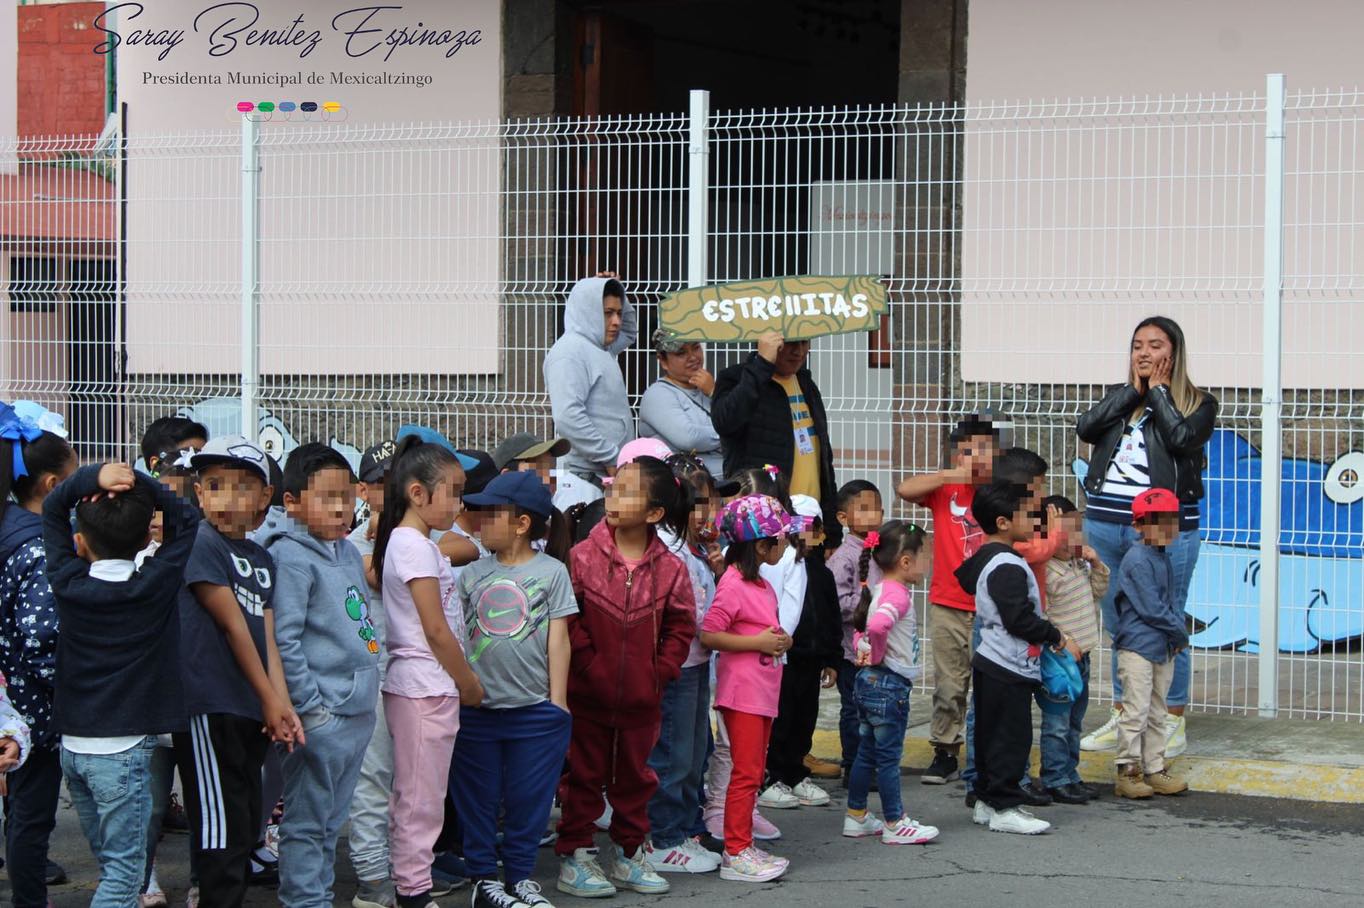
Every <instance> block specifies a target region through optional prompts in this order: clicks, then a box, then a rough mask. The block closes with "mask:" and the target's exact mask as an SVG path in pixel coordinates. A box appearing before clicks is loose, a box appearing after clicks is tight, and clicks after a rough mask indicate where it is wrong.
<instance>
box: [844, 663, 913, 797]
mask: <svg viewBox="0 0 1364 908" xmlns="http://www.w3.org/2000/svg"><path fill="white" fill-rule="evenodd" d="M913 687H914V685H913V684H911V683H910V682H909V681H908V680H907V679H905V678H902V677H901V676H900V675H897V674H896V673H895V672H893V671H890V670H889V669H885V668H878V667H876V666H868V667H867V668H864V669H862V670H861V671H859V672H858V673H857V686H856V690H855V696H856V698H857V708H858V711H859V712H860V713H861V716H862V719H861V722H860V723H859V725H858V737H859V739H860V740H859V741H858V745H857V758H856V759H855V760H854V761H853V765H852V772H851V773H850V774H849V776H848V809H849V810H866V809H867V792H868V791H870V790H871V775H872V773H873V772H875V773H876V785H877V788H878V789H879V790H880V792H881V813H882V814H883V816H884V817H885V820H886V822H887V823H890V822H891V821H893V820H898V819H900V818H901V817H903V816H904V815H905V810H904V804H903V803H902V802H901V800H900V758H901V757H902V756H903V755H904V752H905V728H906V727H907V726H908V725H909V692H910V690H911V689H912V688H913Z"/></svg>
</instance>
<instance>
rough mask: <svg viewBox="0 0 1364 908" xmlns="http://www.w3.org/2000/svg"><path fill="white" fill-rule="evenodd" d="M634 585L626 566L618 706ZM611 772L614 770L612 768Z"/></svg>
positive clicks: (633, 574) (617, 680) (617, 676)
mask: <svg viewBox="0 0 1364 908" xmlns="http://www.w3.org/2000/svg"><path fill="white" fill-rule="evenodd" d="M634 585H635V569H634V568H626V570H625V605H624V611H623V612H622V614H623V615H624V616H625V627H622V628H621V634H620V660H619V667H618V668H617V670H616V706H617V708H619V707H620V693H621V691H623V690H625V655H626V653H627V652H628V651H629V641H628V638H629V636H630V635H629V634H628V633H627V632H626V628H628V627H629V625H630V621H629V619H630V592H631V589H632V588H633V587H634ZM611 771H612V773H614V772H615V769H614V768H613V769H612V770H611Z"/></svg>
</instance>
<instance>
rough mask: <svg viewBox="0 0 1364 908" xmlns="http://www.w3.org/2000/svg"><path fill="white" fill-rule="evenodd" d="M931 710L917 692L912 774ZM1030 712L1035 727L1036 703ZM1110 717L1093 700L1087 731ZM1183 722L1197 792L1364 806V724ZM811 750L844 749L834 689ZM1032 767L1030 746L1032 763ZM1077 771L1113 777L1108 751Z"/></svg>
mask: <svg viewBox="0 0 1364 908" xmlns="http://www.w3.org/2000/svg"><path fill="white" fill-rule="evenodd" d="M932 713H933V706H932V702H931V700H930V697H929V695H928V694H927V693H921V692H920V691H918V690H916V691H915V692H914V694H913V696H912V699H911V703H910V722H911V725H910V728H909V732H908V734H907V735H906V738H905V755H904V759H903V760H902V761H901V765H902V766H904V767H906V768H907V769H909V770H910V771H911V772H922V771H923V770H924V769H925V768H927V766H928V764H929V763H930V762H931V761H932V759H933V748H932V747H931V746H930V745H929V743H928V720H929V717H930V716H931V715H932ZM1033 713H1034V725H1035V722H1036V714H1037V710H1036V708H1034V710H1033ZM1107 718H1108V707H1107V705H1106V704H1102V703H1097V702H1091V705H1090V709H1089V713H1088V715H1087V716H1086V717H1085V728H1086V730H1089V729H1091V728H1095V727H1097V726H1099V725H1101V724H1103V722H1104V721H1106V720H1107ZM1186 723H1187V726H1188V739H1189V749H1188V750H1187V751H1186V752H1185V753H1184V755H1183V756H1180V757H1178V758H1177V759H1176V760H1175V761H1174V768H1175V769H1176V770H1177V771H1178V772H1180V773H1182V774H1184V775H1185V776H1186V777H1187V778H1188V780H1189V786H1190V787H1191V788H1192V789H1194V790H1195V791H1207V792H1219V793H1223V794H1240V795H1254V796H1258V797H1273V798H1291V799H1295V800H1305V801H1323V802H1329V803H1337V804H1364V723H1359V722H1330V721H1323V720H1313V719H1261V718H1258V717H1251V716H1240V715H1216V714H1204V713H1199V712H1196V711H1193V710H1190V711H1189V713H1188V714H1187V716H1186ZM1034 740H1036V736H1035V735H1034ZM813 750H814V752H815V754H816V755H818V756H821V757H825V758H829V759H834V758H836V757H837V755H838V754H839V753H840V751H841V748H840V745H839V739H838V694H837V692H836V691H824V692H823V696H822V698H821V701H820V720H819V729H818V730H817V731H816V732H815V743H814V748H813ZM1036 765H1037V748H1036V747H1034V748H1033V766H1034V769H1036ZM1080 775H1081V776H1082V777H1083V778H1084V779H1085V780H1086V781H1088V782H1096V783H1111V782H1112V781H1113V752H1112V751H1107V752H1100V753H1081V755H1080Z"/></svg>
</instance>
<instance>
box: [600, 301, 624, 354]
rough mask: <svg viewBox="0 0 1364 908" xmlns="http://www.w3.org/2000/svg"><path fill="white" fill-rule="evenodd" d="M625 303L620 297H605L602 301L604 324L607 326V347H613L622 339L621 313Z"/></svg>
mask: <svg viewBox="0 0 1364 908" xmlns="http://www.w3.org/2000/svg"><path fill="white" fill-rule="evenodd" d="M624 306H625V304H624V301H623V300H622V299H621V298H620V297H618V296H604V297H602V301H601V314H602V324H603V325H605V326H606V336H605V338H604V340H605V341H606V346H608V347H609V346H611V345H612V344H614V343H615V342H616V338H618V337H620V324H621V312H622V311H623V310H624Z"/></svg>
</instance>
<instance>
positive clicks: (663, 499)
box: [631, 457, 695, 539]
mask: <svg viewBox="0 0 1364 908" xmlns="http://www.w3.org/2000/svg"><path fill="white" fill-rule="evenodd" d="M631 463H632V464H634V465H635V466H637V467H639V470H640V478H641V480H642V484H643V486H644V492H645V494H646V495H648V496H649V506H650V507H655V508H662V509H663V517H662V519H660V520H659V521H658V525H659V527H661V528H662V529H665V530H667V531H668V532H669V533H672V534H673V535H674V536H676V537H677V538H678V539H686V538H687V527H688V526H689V525H690V524H691V509H692V502H693V499H694V497H695V496H694V495H693V493H692V487H691V483H689V482H683V481H682V480H681V479H679V478H678V477H677V476H676V475H675V474H674V473H673V471H672V469H671V468H670V467H669V466H668V465H667V464H666V463H664V462H663V461H661V460H659V459H658V458H657V457H637V458H635V459H634V460H632V461H631Z"/></svg>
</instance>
